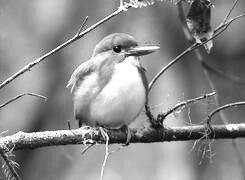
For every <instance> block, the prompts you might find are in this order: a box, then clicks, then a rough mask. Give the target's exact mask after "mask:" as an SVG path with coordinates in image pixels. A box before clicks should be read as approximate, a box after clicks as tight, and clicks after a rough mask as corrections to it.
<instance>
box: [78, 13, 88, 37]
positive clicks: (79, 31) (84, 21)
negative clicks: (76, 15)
mask: <svg viewBox="0 0 245 180" xmlns="http://www.w3.org/2000/svg"><path fill="white" fill-rule="evenodd" d="M87 20H88V16H86V17H85V19H84V20H83V23H82V25H81V26H80V28H79V29H78V31H77V34H76V36H79V34H80V33H81V32H82V30H83V27H84V25H85V24H86V22H87Z"/></svg>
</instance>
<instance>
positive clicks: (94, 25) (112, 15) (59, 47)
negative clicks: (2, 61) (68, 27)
mask: <svg viewBox="0 0 245 180" xmlns="http://www.w3.org/2000/svg"><path fill="white" fill-rule="evenodd" d="M129 8H130V4H129V5H123V7H122V6H119V8H118V9H117V10H116V11H114V12H113V13H111V14H110V15H108V16H106V17H105V18H103V19H102V20H100V21H98V22H97V23H95V24H93V25H92V26H90V27H89V28H87V29H86V30H84V31H82V32H81V33H80V30H81V29H82V27H83V25H84V23H82V26H81V27H80V29H79V30H78V33H76V34H75V35H74V36H73V37H72V38H71V39H69V40H67V41H66V42H64V43H63V44H61V45H59V46H58V47H56V48H54V49H53V50H51V51H49V52H47V53H46V54H44V55H43V56H41V57H39V58H37V59H36V60H34V61H32V62H31V63H29V64H27V65H26V66H24V67H23V68H22V69H20V70H19V71H17V72H16V73H15V74H13V75H12V76H10V77H9V78H7V79H6V80H5V81H3V82H2V83H1V84H0V89H2V88H3V87H5V86H6V85H7V84H9V83H10V82H12V81H13V80H15V79H16V78H18V77H19V76H20V75H22V74H24V73H25V72H27V71H29V70H30V69H31V68H33V67H34V66H35V65H37V64H39V63H40V62H42V61H43V60H45V59H46V58H47V57H49V56H51V55H53V54H54V53H56V52H58V51H60V50H61V49H63V48H65V47H66V46H68V45H69V44H71V43H73V42H75V41H76V40H78V39H80V38H82V37H83V36H85V35H86V34H88V33H89V32H90V31H92V30H94V29H95V28H96V27H98V26H99V25H101V24H103V23H104V22H106V21H108V20H110V19H111V18H113V17H115V16H116V15H118V14H119V13H121V12H123V11H125V10H127V9H129ZM86 19H87V18H85V20H86ZM85 22H86V21H85Z"/></svg>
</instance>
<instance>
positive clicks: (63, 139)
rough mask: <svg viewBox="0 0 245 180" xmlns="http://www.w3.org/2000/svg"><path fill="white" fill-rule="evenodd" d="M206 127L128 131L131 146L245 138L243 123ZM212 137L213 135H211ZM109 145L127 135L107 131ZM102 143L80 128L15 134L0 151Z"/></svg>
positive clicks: (97, 135) (98, 136)
mask: <svg viewBox="0 0 245 180" xmlns="http://www.w3.org/2000/svg"><path fill="white" fill-rule="evenodd" d="M207 128H208V127H207V126H206V125H195V126H184V127H171V128H158V129H153V128H144V129H131V130H130V131H131V134H132V138H131V141H130V142H131V143H153V142H166V141H187V140H197V139H202V138H203V137H208V138H210V139H231V138H241V137H245V123H241V124H227V125H212V132H213V133H212V134H207ZM214 134H215V136H214ZM108 136H109V139H110V140H109V144H115V143H125V141H126V138H127V135H126V134H125V132H123V131H120V130H108ZM94 142H96V143H98V144H104V143H105V140H104V138H103V137H102V136H101V134H100V132H99V130H98V129H94V128H91V127H87V126H86V127H82V128H79V129H75V130H58V131H44V132H35V133H24V132H18V133H16V134H14V135H11V136H5V137H2V138H1V139H0V149H2V150H3V151H4V152H8V151H9V149H12V150H13V151H15V150H23V149H35V148H40V147H46V146H58V145H71V144H92V143H94Z"/></svg>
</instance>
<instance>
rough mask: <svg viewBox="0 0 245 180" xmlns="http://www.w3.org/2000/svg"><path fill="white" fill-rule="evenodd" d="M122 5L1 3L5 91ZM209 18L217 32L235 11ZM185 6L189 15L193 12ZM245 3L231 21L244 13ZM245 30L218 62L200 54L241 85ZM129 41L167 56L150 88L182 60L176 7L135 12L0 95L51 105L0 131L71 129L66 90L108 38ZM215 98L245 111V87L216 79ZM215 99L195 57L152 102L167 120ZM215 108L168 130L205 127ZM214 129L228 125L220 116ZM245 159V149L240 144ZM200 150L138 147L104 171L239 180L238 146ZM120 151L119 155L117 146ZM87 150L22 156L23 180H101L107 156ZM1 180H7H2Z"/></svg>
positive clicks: (1, 114) (110, 0)
mask: <svg viewBox="0 0 245 180" xmlns="http://www.w3.org/2000/svg"><path fill="white" fill-rule="evenodd" d="M118 4H119V1H116V0H83V1H80V0H72V1H67V0H52V1H49V0H32V1H28V0H19V1H14V0H0V81H1V82H2V81H4V80H5V79H6V78H8V77H9V76H10V75H12V74H13V73H15V72H16V71H17V70H19V69H20V68H22V67H23V66H24V65H26V64H28V63H29V62H31V61H33V60H34V59H36V58H37V57H39V56H41V55H43V54H44V53H46V52H48V51H49V50H51V49H53V48H55V47H56V46H58V45H59V44H61V43H62V42H65V41H66V40H68V39H69V38H71V37H72V36H74V34H75V33H76V32H77V31H78V29H79V27H80V25H81V23H82V21H83V19H84V18H85V17H86V16H89V19H88V22H87V23H86V27H89V26H90V25H92V24H94V23H96V22H97V21H98V20H100V19H102V18H103V17H105V16H106V15H108V14H110V13H111V12H113V11H114V10H116V8H117V6H118ZM214 5H215V7H214V8H213V9H212V20H211V21H212V27H216V26H217V25H218V24H219V23H220V22H221V21H222V20H223V18H224V17H225V15H226V13H227V12H228V10H229V9H230V7H231V6H232V1H229V0H216V1H215V2H214ZM188 7H189V6H188V5H186V7H185V9H186V10H187V9H188ZM244 8H245V2H244V1H241V2H239V5H238V6H237V7H236V8H235V10H234V11H233V15H238V14H240V13H241V12H244ZM244 26H245V23H244V19H240V20H238V21H236V22H234V23H233V24H232V25H231V26H230V27H229V28H228V30H227V31H225V32H224V33H223V34H222V35H220V36H219V37H218V38H216V39H215V40H214V48H213V49H212V51H211V54H209V55H208V54H206V52H205V51H204V50H203V48H202V49H201V53H202V55H203V57H204V60H205V62H206V63H208V64H209V65H210V66H211V67H214V68H217V69H219V70H221V71H223V72H225V73H227V74H233V75H236V76H238V77H240V78H241V79H244V81H245V78H244V75H245V71H244V67H245V62H243V61H244V56H245V46H244V44H245V36H244V34H245V27H244ZM114 32H123V33H128V34H131V35H133V36H134V37H135V38H136V39H137V40H138V41H139V43H140V44H142V45H159V46H160V47H161V49H160V51H158V52H157V53H154V54H152V55H149V56H146V57H144V58H143V59H142V64H143V66H144V67H145V68H146V70H147V76H148V79H149V80H151V79H152V78H153V76H154V75H155V74H156V73H157V72H158V71H159V70H160V69H161V68H162V67H163V66H164V65H166V64H167V63H168V62H169V61H170V60H171V59H173V58H174V57H176V56H177V55H178V54H180V53H181V52H182V51H183V50H185V49H186V48H187V47H188V46H189V43H188V42H187V40H186V38H185V36H184V33H183V31H182V28H181V23H180V21H179V19H178V12H177V7H176V6H175V5H174V4H172V3H170V2H157V3H155V5H152V6H148V7H146V8H141V9H130V10H129V11H127V12H125V13H122V14H120V15H118V16H117V17H114V18H113V19H111V20H110V21H108V22H106V23H104V24H103V25H101V26H99V27H98V28H96V29H95V30H94V31H92V32H90V33H89V34H87V35H86V36H85V37H84V38H82V39H80V40H78V41H76V42H75V43H73V44H71V45H70V46H68V47H66V48H65V49H63V50H61V51H60V52H58V53H56V54H55V55H53V56H51V57H49V58H48V59H46V60H45V61H44V62H42V63H41V64H39V65H38V66H35V67H34V68H33V69H32V70H31V71H29V72H27V73H25V74H24V75H22V76H21V77H20V78H18V79H17V80H15V81H13V82H12V83H11V84H9V85H7V86H6V87H4V88H3V89H1V90H0V97H1V98H0V104H1V103H3V102H5V101H7V100H8V99H10V98H12V97H14V96H16V95H18V94H20V93H23V92H33V93H39V94H41V95H44V96H46V97H47V98H48V101H47V102H44V101H42V100H39V99H37V98H35V97H28V96H26V97H23V98H21V99H19V100H18V101H16V102H14V103H11V104H10V105H8V106H6V107H4V108H2V109H0V131H1V132H3V131H6V130H8V132H7V133H5V134H4V135H11V134H14V133H17V132H18V131H25V132H35V131H45V130H58V129H67V128H68V127H67V121H71V122H72V123H71V124H72V127H73V128H75V127H76V124H75V122H74V121H73V110H72V102H71V95H70V92H69V90H68V89H67V88H65V86H66V84H67V81H68V80H69V78H70V75H71V74H72V72H73V71H74V69H75V68H76V67H77V66H78V65H79V64H80V63H82V62H84V61H86V60H88V59H89V58H90V56H91V54H92V51H93V48H94V46H95V45H96V43H98V41H100V40H101V39H102V38H103V37H104V36H106V35H108V34H110V33H114ZM209 75H210V78H211V80H212V82H213V84H214V86H215V89H216V91H217V92H218V95H219V96H218V97H219V101H220V104H221V105H222V104H225V103H229V102H235V101H242V100H244V99H245V98H244V97H245V86H244V84H239V83H236V82H233V81H231V80H228V79H226V78H223V77H221V76H219V75H217V74H216V73H212V72H209ZM208 92H211V88H210V86H209V83H208V81H207V78H206V76H205V75H204V73H203V68H202V67H201V65H200V63H199V62H198V61H197V58H196V56H195V54H194V53H190V54H188V55H187V56H185V57H184V59H183V60H182V61H181V62H179V63H177V64H176V65H174V66H173V67H172V68H171V69H169V70H168V71H167V72H166V73H165V74H164V75H163V76H162V77H161V78H160V79H159V80H158V82H157V83H156V84H155V86H154V88H153V89H152V91H151V93H150V95H149V102H150V106H151V107H152V111H153V112H154V114H157V113H158V112H165V111H166V110H167V109H169V108H171V107H173V106H174V105H175V104H176V103H177V102H179V101H183V100H186V99H190V98H194V97H197V96H200V95H202V94H204V93H208ZM214 107H215V101H214V100H211V101H209V102H205V101H203V102H202V103H198V104H195V105H192V106H191V107H190V108H188V109H187V110H183V111H182V112H180V113H175V116H173V115H171V116H169V117H168V118H167V119H166V120H165V124H166V125H167V126H177V125H178V126H182V125H188V124H190V123H192V124H198V123H200V122H201V121H202V120H204V119H205V116H206V115H207V114H208V113H209V112H210V111H211V110H212V108H214ZM225 115H226V116H227V118H228V120H229V121H230V122H232V123H240V122H243V121H244V115H245V109H244V108H242V107H240V108H236V109H229V110H227V111H226V113H225ZM145 119H146V117H145V115H144V113H143V112H142V113H141V115H140V117H139V118H138V119H137V121H136V122H135V123H134V124H133V125H132V126H134V127H141V126H143V125H144V124H145V121H146V120H145ZM213 123H215V124H221V123H222V121H221V120H220V119H219V117H218V116H216V118H215V119H213ZM236 142H237V145H238V148H239V149H240V151H241V152H242V155H241V156H240V158H241V159H244V155H245V153H244V152H245V151H244V148H245V143H244V140H243V139H239V140H237V141H236ZM193 145H194V141H189V142H169V143H167V142H166V143H154V144H131V145H130V146H128V147H126V148H124V149H122V150H121V151H119V152H116V153H114V154H113V155H112V156H110V158H109V161H108V163H107V166H106V170H105V177H104V179H105V180H108V179H117V180H121V179H132V180H139V179H140V180H146V179H156V180H158V179H159V180H160V179H168V180H179V179H181V180H195V179H199V180H202V179H203V180H204V179H218V180H226V179H227V180H228V179H233V180H239V179H244V177H242V166H241V164H240V163H239V160H238V157H237V154H236V151H235V150H234V148H233V147H234V144H233V143H232V141H231V140H216V141H212V144H211V147H212V150H211V154H209V153H207V156H205V157H204V158H202V152H203V151H202V148H203V145H201V144H198V145H196V146H195V148H193V149H192V147H193ZM112 148H116V145H114V146H112ZM82 149H83V146H81V145H72V146H59V147H48V148H40V149H36V150H23V151H18V152H15V154H16V157H15V158H14V160H15V161H16V162H18V163H19V164H20V170H19V173H20V176H21V177H22V179H25V180H32V179H36V180H39V179H40V180H42V179H47V180H49V179H62V180H68V179H69V180H76V179H98V178H99V174H100V169H101V165H102V161H103V158H104V152H105V150H104V146H102V145H101V146H95V147H93V148H92V149H90V150H89V151H88V152H87V153H86V154H85V155H83V156H82V155H81V151H82ZM0 179H4V175H1V176H0Z"/></svg>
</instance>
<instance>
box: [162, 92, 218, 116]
mask: <svg viewBox="0 0 245 180" xmlns="http://www.w3.org/2000/svg"><path fill="white" fill-rule="evenodd" d="M215 94H216V92H212V93H208V94H204V95H202V96H200V97H197V98H193V99H189V100H187V101H183V102H180V103H178V104H176V105H175V106H174V107H173V108H171V109H169V110H168V111H167V112H165V113H164V114H163V119H165V118H166V117H167V116H168V115H169V114H171V113H173V112H174V111H176V110H178V109H180V108H182V107H186V106H188V105H189V104H192V103H196V102H198V101H200V100H202V99H206V98H209V97H211V96H214V95H215Z"/></svg>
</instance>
